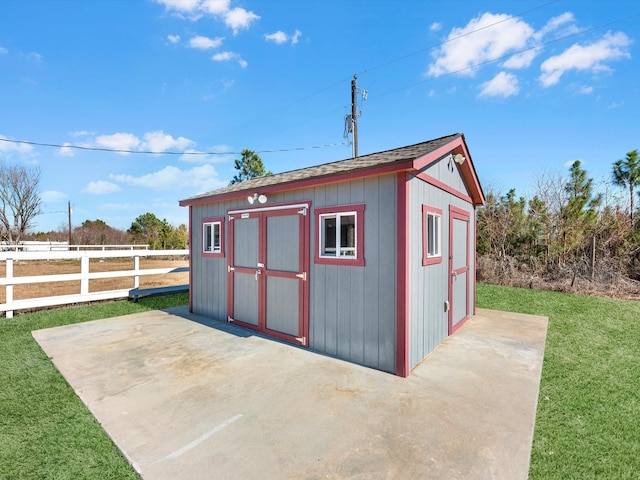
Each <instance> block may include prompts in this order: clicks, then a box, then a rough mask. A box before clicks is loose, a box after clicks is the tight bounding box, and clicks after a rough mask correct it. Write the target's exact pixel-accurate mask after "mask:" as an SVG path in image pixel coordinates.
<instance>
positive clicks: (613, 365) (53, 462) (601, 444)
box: [0, 284, 640, 480]
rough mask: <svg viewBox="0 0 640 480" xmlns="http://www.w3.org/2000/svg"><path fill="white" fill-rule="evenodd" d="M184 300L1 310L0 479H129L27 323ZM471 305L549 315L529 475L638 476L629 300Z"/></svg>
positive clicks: (530, 299)
mask: <svg viewBox="0 0 640 480" xmlns="http://www.w3.org/2000/svg"><path fill="white" fill-rule="evenodd" d="M185 303H187V295H186V294H180V295H171V296H166V297H156V298H144V299H141V300H140V302H139V303H132V302H115V303H105V304H100V305H95V306H87V307H78V308H68V309H60V310H51V311H46V312H39V313H34V314H29V315H21V316H17V317H16V318H13V319H4V318H0V367H1V370H0V371H1V374H0V479H3V480H4V479H45V478H46V479H65V478H69V479H81V478H82V479H87V478H96V479H106V478H113V479H126V478H138V477H137V474H136V473H135V471H134V470H133V468H132V467H131V466H130V465H129V464H128V462H127V461H126V459H125V458H124V457H123V456H122V455H121V453H120V452H119V451H118V449H117V448H116V447H115V445H113V443H112V442H111V440H110V439H109V437H108V436H107V435H106V433H105V432H104V431H103V430H102V428H100V425H99V424H98V423H97V422H96V420H95V419H94V418H93V416H92V415H91V414H90V413H89V411H88V410H87V409H86V408H85V406H84V405H83V403H82V402H81V401H80V399H79V398H78V397H77V396H76V395H75V393H74V392H73V390H72V389H71V388H70V387H69V386H68V385H67V383H66V382H65V380H64V379H63V378H62V376H61V375H60V374H59V373H58V371H57V370H56V368H55V367H54V366H53V364H52V363H51V361H50V360H49V359H48V358H47V356H46V355H45V354H44V353H43V351H42V350H41V349H40V347H39V345H38V344H37V343H36V342H35V340H34V339H33V337H32V336H31V331H32V330H38V329H41V328H48V327H54V326H58V325H66V324H71V323H78V322H85V321H89V320H94V319H99V318H107V317H114V316H118V315H126V314H129V313H136V312H141V311H145V310H153V309H159V308H167V307H171V306H177V305H184V304H185ZM478 306H479V307H483V308H491V309H496V310H507V311H514V312H522V313H531V314H536V315H546V316H548V317H549V329H548V333H547V344H546V349H545V358H544V364H543V369H542V382H541V385H540V396H539V399H538V413H537V417H536V427H535V433H534V441H533V450H532V454H531V469H530V477H531V478H533V479H572V478H575V479H626V478H628V479H638V478H640V393H639V392H640V302H631V301H623V300H612V299H603V298H594V297H584V296H578V295H568V294H561V293H554V292H542V291H537V290H526V289H516V288H506V287H498V286H493V285H484V284H480V285H478Z"/></svg>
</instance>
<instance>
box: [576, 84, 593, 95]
mask: <svg viewBox="0 0 640 480" xmlns="http://www.w3.org/2000/svg"><path fill="white" fill-rule="evenodd" d="M577 91H578V93H580V94H582V95H591V94H592V93H593V87H588V86H583V87H580V88H579V89H578V90H577Z"/></svg>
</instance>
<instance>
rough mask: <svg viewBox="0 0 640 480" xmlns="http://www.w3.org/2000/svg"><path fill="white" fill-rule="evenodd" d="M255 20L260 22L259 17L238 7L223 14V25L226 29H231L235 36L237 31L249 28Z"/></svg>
mask: <svg viewBox="0 0 640 480" xmlns="http://www.w3.org/2000/svg"><path fill="white" fill-rule="evenodd" d="M256 20H260V17H259V16H258V15H256V14H255V13H253V12H249V11H247V10H245V9H244V8H240V7H236V8H234V9H233V10H229V11H228V12H226V13H225V14H224V23H225V24H226V25H227V26H228V27H231V29H232V30H233V34H234V35H236V34H237V33H238V30H240V29H241V28H242V29H247V28H249V26H250V25H251V24H252V23H253V22H254V21H256Z"/></svg>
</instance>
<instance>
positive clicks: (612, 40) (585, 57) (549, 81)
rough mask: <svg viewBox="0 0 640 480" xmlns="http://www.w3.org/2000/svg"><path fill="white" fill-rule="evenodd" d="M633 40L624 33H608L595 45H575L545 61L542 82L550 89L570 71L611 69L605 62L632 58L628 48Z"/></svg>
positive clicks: (542, 68) (542, 66) (542, 67)
mask: <svg viewBox="0 0 640 480" xmlns="http://www.w3.org/2000/svg"><path fill="white" fill-rule="evenodd" d="M630 44H631V40H630V39H629V37H627V36H626V35H625V34H624V33H622V32H616V33H611V32H608V33H607V34H605V36H604V37H603V38H602V39H601V40H599V41H597V42H594V43H591V44H587V45H578V44H574V45H572V46H571V47H569V48H568V49H567V50H565V51H564V52H563V53H561V54H560V55H555V56H553V57H550V58H548V59H547V60H545V61H544V62H543V63H542V65H541V66H540V69H541V70H542V74H541V75H540V82H541V83H542V85H543V86H544V87H550V86H552V85H555V84H557V83H558V82H559V81H560V78H561V77H562V75H564V74H565V73H566V72H568V71H570V70H578V71H591V72H594V73H596V72H602V71H609V70H610V68H609V66H608V65H606V63H605V62H607V61H612V60H619V59H621V58H630V54H629V52H628V49H627V47H628V46H629V45H630Z"/></svg>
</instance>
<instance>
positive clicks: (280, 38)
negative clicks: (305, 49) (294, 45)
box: [264, 30, 289, 45]
mask: <svg viewBox="0 0 640 480" xmlns="http://www.w3.org/2000/svg"><path fill="white" fill-rule="evenodd" d="M264 38H265V39H266V40H268V41H269V42H273V43H277V44H278V45H280V44H281V43H285V42H286V41H287V40H289V36H288V35H287V34H286V33H284V32H283V31H282V30H278V31H277V32H275V33H270V34H267V35H265V36H264Z"/></svg>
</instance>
